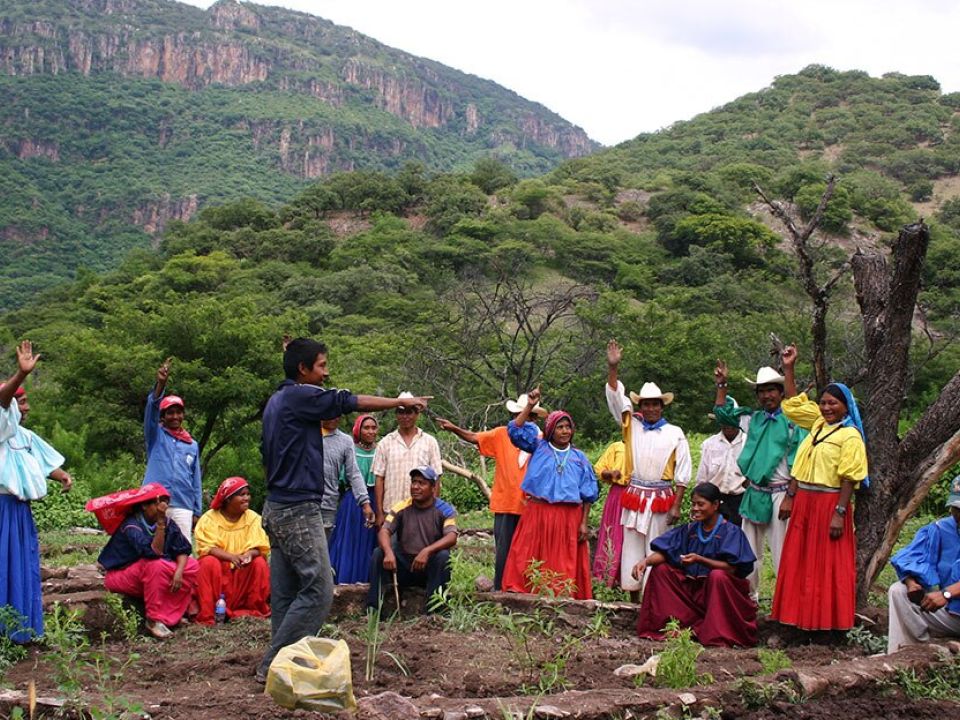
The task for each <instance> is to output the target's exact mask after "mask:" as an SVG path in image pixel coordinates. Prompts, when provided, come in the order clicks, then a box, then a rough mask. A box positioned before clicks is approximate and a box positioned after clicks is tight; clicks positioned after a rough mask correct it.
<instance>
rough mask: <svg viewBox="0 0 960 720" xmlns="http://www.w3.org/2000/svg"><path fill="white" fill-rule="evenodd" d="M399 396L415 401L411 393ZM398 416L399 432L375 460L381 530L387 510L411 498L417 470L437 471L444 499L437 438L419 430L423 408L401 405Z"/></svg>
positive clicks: (383, 442) (389, 438)
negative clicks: (411, 482) (426, 468)
mask: <svg viewBox="0 0 960 720" xmlns="http://www.w3.org/2000/svg"><path fill="white" fill-rule="evenodd" d="M397 397H398V398H399V399H400V401H401V402H402V401H403V400H404V399H410V400H413V399H414V398H413V395H411V394H410V393H409V392H402V393H400V395H398V396H397ZM396 414H397V429H396V430H394V431H393V432H392V433H388V434H387V435H386V437H384V438H383V440H381V441H380V444H379V445H377V452H376V454H375V455H374V457H373V476H374V479H375V480H374V482H375V484H374V488H373V492H374V498H375V500H376V503H375V504H376V506H377V509H376V513H377V517H376V520H377V527H380V526H382V525H383V520H384V516H385V515H386V511H387V510H389V509H390V508H391V507H393V506H394V505H396V504H397V503H398V502H400V501H401V500H405V499H406V498H408V497H410V495H409V490H410V471H411V470H413V469H414V468H415V467H420V466H423V465H429V466H430V467H432V468H433V469H434V471H435V472H436V473H437V478H438V479H437V483H436V487H435V488H434V492H436V494H437V497H439V496H440V480H439V477H440V475H442V474H443V461H442V460H441V458H440V445H439V444H438V443H437V439H436V438H435V437H434V436H433V435H430V434H429V433H426V432H424V431H423V430H421V429H420V428H419V427H417V421H418V420H419V419H420V409H419V408H418V407H417V406H416V405H415V404H412V403H407V404H405V405H400V407H398V408H397V409H396Z"/></svg>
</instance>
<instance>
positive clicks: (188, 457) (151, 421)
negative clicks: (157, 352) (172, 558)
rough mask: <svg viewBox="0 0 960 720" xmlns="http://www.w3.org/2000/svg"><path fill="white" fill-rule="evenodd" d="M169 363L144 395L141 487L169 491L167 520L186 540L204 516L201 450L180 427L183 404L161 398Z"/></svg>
mask: <svg viewBox="0 0 960 720" xmlns="http://www.w3.org/2000/svg"><path fill="white" fill-rule="evenodd" d="M169 377H170V361H169V360H167V361H165V362H164V363H163V365H161V366H160V368H159V369H158V370H157V382H156V384H155V385H154V386H153V390H151V391H150V392H149V393H148V394H147V405H146V407H145V408H144V411H143V437H144V441H145V442H146V446H147V471H146V473H144V476H143V482H142V483H141V485H148V484H149V483H158V484H160V485H163V486H164V487H165V488H167V490H169V491H170V504H169V506H168V507H167V518H169V519H170V520H171V521H172V522H175V523H176V524H177V527H178V528H180V532H182V533H183V536H184V537H185V538H186V539H187V540H188V541H190V540H192V538H193V526H194V525H196V523H197V520H199V519H200V516H201V515H202V514H203V498H202V493H203V486H202V484H201V477H200V446H199V445H198V444H197V441H196V440H194V439H193V438H192V437H191V436H190V433H188V432H187V431H186V429H185V428H184V427H183V417H184V406H183V400H182V399H181V398H179V397H178V396H176V395H164V390H165V388H166V386H167V379H168V378H169Z"/></svg>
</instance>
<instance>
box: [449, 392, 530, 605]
mask: <svg viewBox="0 0 960 720" xmlns="http://www.w3.org/2000/svg"><path fill="white" fill-rule="evenodd" d="M505 405H506V408H507V410H508V411H509V412H510V417H511V419H512V418H515V417H516V416H517V415H519V414H520V411H521V410H522V409H523V408H524V407H526V405H527V396H526V394H523V395H521V396H520V397H518V398H517V400H516V402H514V401H513V400H507V402H506V403H505ZM533 412H534V413H536V415H537V416H538V417H540V418H543V417H546V415H547V411H546V410H544V409H543V408H541V407H540V406H539V405H537V406H536V407H535V408H534V409H533ZM436 422H437V426H438V427H440V428H441V429H442V430H448V431H450V432H452V433H453V434H454V435H456V436H457V437H459V438H460V439H461V440H465V441H466V442H468V443H472V444H473V445H476V446H477V450H479V452H480V454H481V455H483V456H484V457H488V458H493V461H494V463H495V464H496V467H495V468H494V472H493V489H492V490H491V491H490V511H491V512H492V513H493V543H494V548H495V552H494V566H493V589H494V590H500V581H501V580H502V579H503V566H504V565H505V564H506V562H507V555H508V554H509V553H510V544H511V542H513V533H514V531H515V530H516V529H517V523H518V522H520V513H521V512H523V493H522V492H521V491H520V483H522V482H523V476H524V474H525V473H526V471H527V460H528V459H529V457H530V454H529V453H525V452H523V451H522V450H520V449H519V448H518V447H516V446H515V445H514V444H513V443H512V442H510V436H509V435H507V427H506V425H502V426H500V427H496V428H494V429H493V430H484V431H482V432H472V431H471V430H464V429H463V428H461V427H457V426H456V425H454V424H453V423H452V422H450V421H449V420H444V419H443V418H437V421H436Z"/></svg>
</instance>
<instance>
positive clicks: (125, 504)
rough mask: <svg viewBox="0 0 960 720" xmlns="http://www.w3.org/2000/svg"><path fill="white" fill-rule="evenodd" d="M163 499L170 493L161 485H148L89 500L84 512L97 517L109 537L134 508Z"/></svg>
mask: <svg viewBox="0 0 960 720" xmlns="http://www.w3.org/2000/svg"><path fill="white" fill-rule="evenodd" d="M162 497H166V498H168V497H170V491H169V490H167V489H166V488H165V487H164V486H163V485H161V484H160V483H147V484H146V485H144V486H143V487H138V488H134V489H133V490H120V491H119V492H115V493H110V494H109V495H102V496H101V497H98V498H93V499H92V500H87V504H86V505H85V506H84V510H86V511H87V512H92V513H93V514H94V515H96V516H97V520H98V521H99V522H100V525H101V526H102V527H103V529H104V530H106V531H107V535H113V534H114V533H115V532H116V531H117V528H118V527H120V524H121V523H122V522H123V521H124V519H125V518H126V517H127V515H129V514H130V511H131V510H133V508H134V507H136V506H137V505H139V504H140V503H145V502H147V501H148V500H156V499H158V498H162Z"/></svg>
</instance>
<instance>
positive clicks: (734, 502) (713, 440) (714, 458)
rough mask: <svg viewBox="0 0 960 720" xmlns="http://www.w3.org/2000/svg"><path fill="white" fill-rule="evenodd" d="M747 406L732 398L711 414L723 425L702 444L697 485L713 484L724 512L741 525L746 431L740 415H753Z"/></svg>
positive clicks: (723, 513)
mask: <svg viewBox="0 0 960 720" xmlns="http://www.w3.org/2000/svg"><path fill="white" fill-rule="evenodd" d="M749 413H750V411H749V410H748V409H746V408H742V407H739V406H738V405H737V402H736V401H735V400H734V399H733V398H732V397H728V398H727V401H726V403H725V404H724V405H723V406H722V407H717V408H714V411H713V412H712V413H710V417H711V418H712V419H713V420H714V421H715V422H716V423H717V425H719V426H720V432H718V433H717V434H716V435H711V436H710V437H708V438H707V439H706V440H704V441H703V443H702V444H701V445H700V467H699V468H697V479H696V484H697V485H699V484H700V483H710V484H711V485H716V486H717V489H718V490H719V491H720V514H721V515H722V516H723V517H724V519H725V520H727V521H728V522H732V523H733V524H735V525H736V526H737V527H739V526H740V500H741V499H742V498H743V493H744V490H745V487H744V485H745V483H746V481H745V480H744V478H743V473H741V472H740V466H739V465H738V464H737V460H738V459H739V458H740V453H741V452H742V451H743V443H744V441H745V439H746V433H744V432H742V431H741V430H740V417H741V416H742V415H745V414H749Z"/></svg>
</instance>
